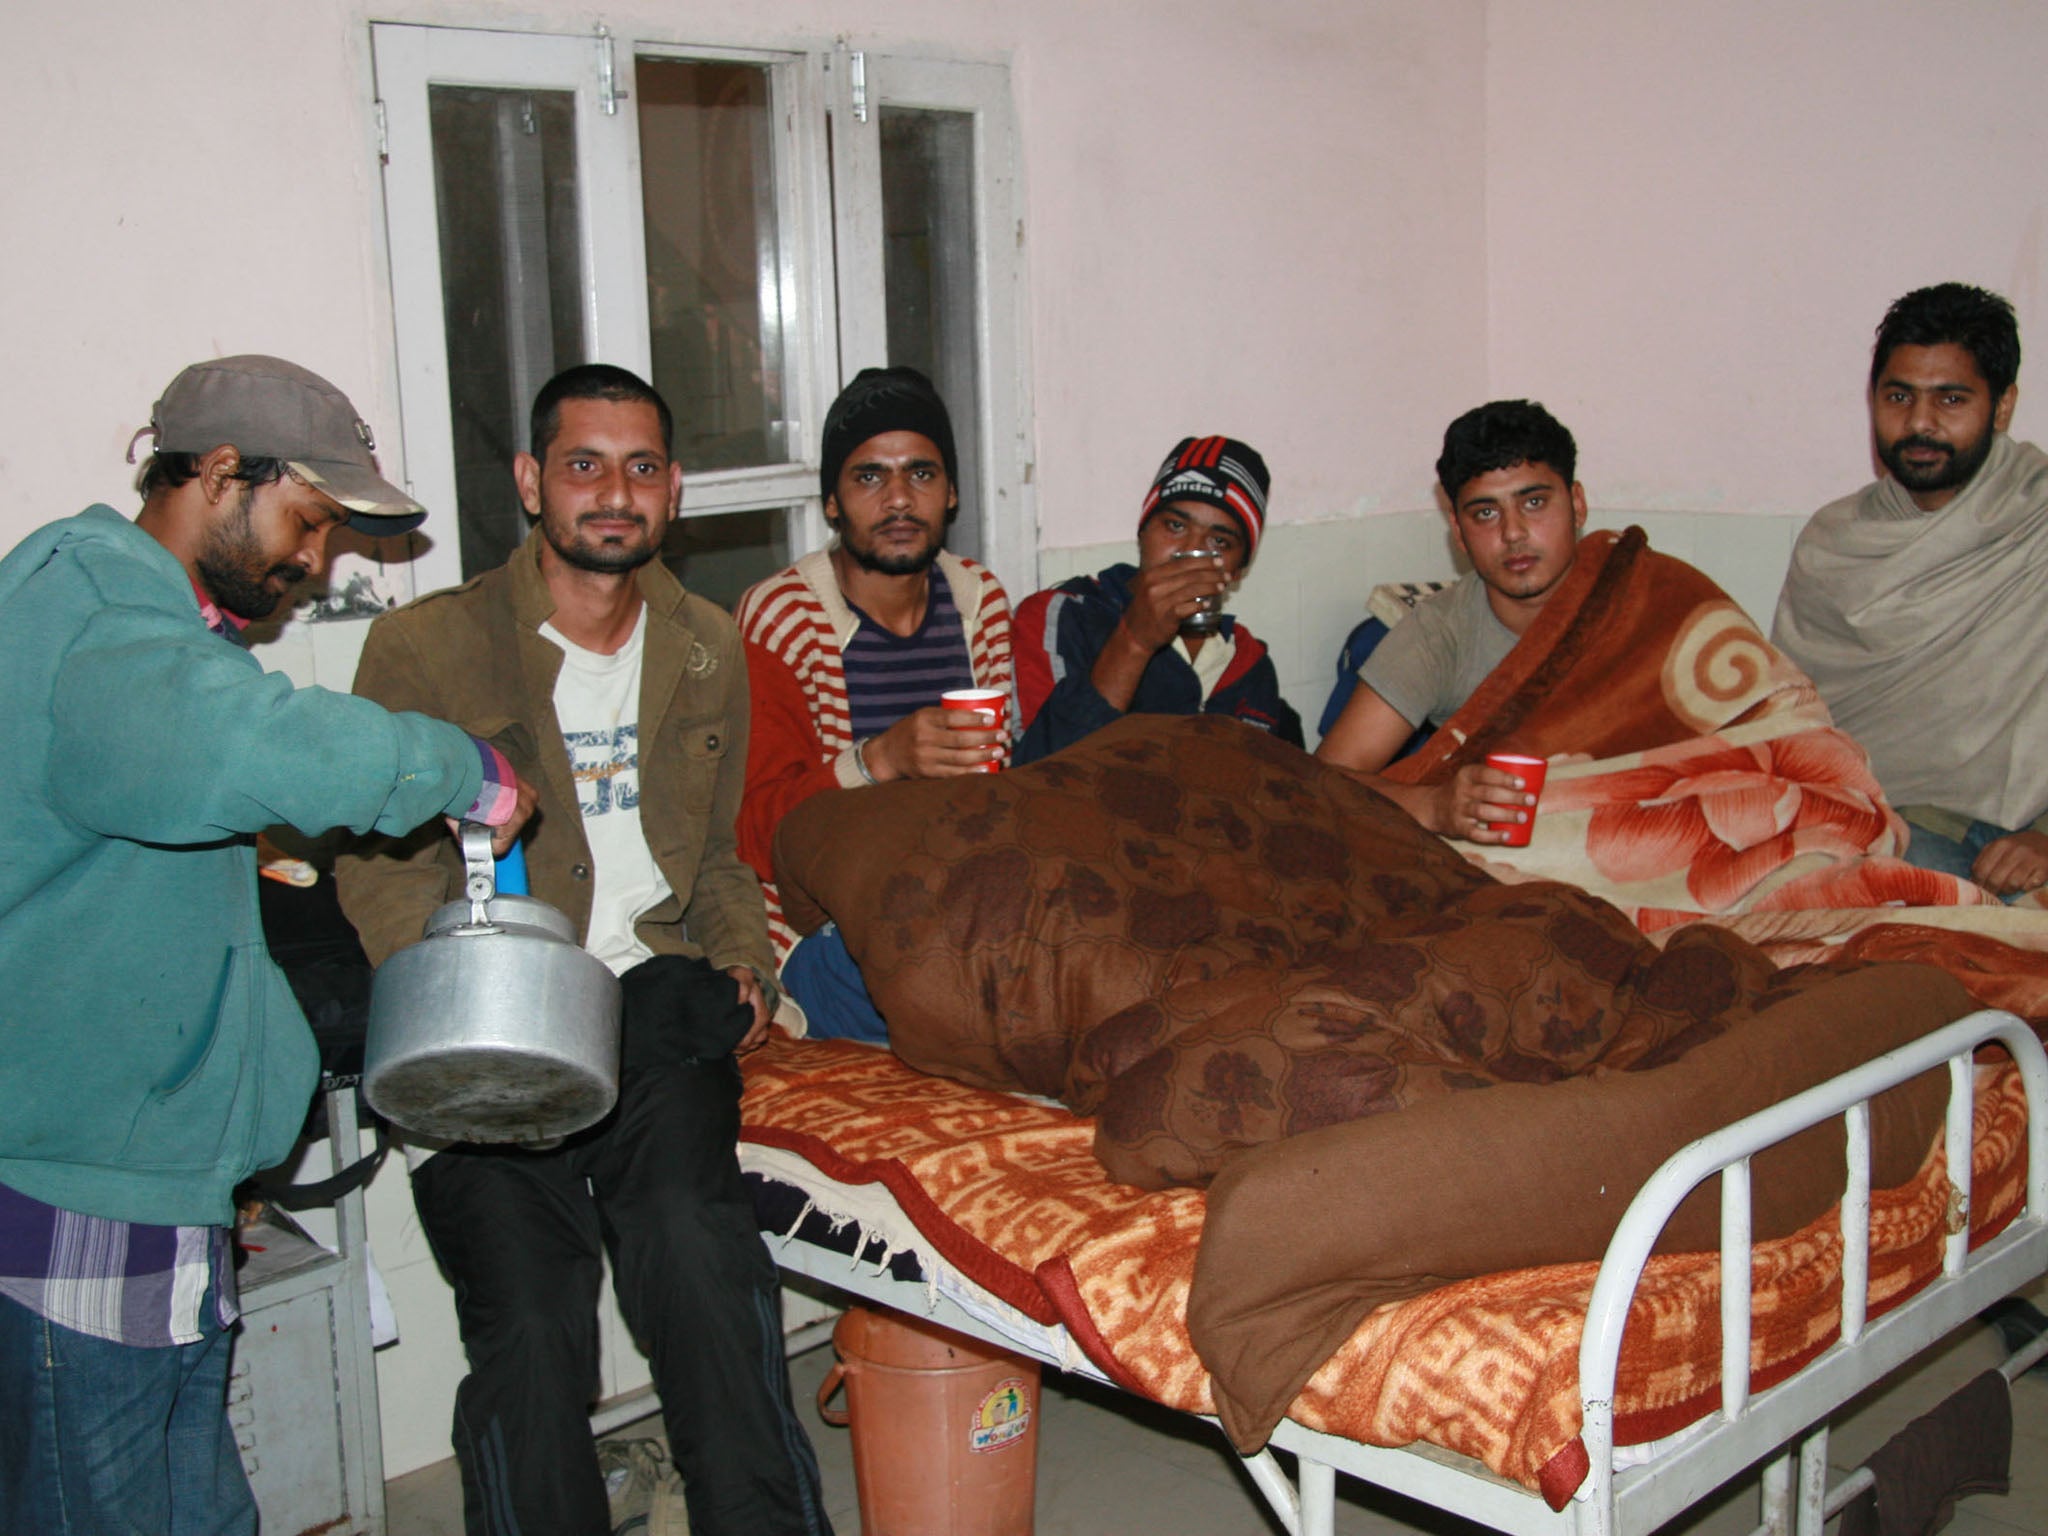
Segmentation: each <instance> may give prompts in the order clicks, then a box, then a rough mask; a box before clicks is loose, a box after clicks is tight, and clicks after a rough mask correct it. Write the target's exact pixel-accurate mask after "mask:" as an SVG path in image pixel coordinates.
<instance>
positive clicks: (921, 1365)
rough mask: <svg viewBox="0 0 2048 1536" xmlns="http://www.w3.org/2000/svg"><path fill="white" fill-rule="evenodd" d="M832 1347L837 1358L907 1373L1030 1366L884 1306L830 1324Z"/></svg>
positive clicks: (855, 1309) (852, 1311) (859, 1310)
mask: <svg viewBox="0 0 2048 1536" xmlns="http://www.w3.org/2000/svg"><path fill="white" fill-rule="evenodd" d="M832 1345H833V1347H834V1348H835V1349H837V1350H838V1351H839V1354H840V1358H842V1359H846V1360H853V1359H860V1360H864V1361H866V1362H868V1363H869V1364H871V1365H887V1366H894V1367H895V1368H897V1369H898V1370H907V1371H943V1370H949V1369H957V1368H959V1367H962V1366H973V1365H985V1364H987V1363H988V1362H990V1361H993V1360H1002V1361H1007V1362H1010V1363H1012V1364H1014V1365H1016V1366H1017V1367H1018V1368H1019V1369H1025V1368H1028V1367H1029V1365H1030V1362H1027V1361H1025V1360H1023V1359H1021V1358H1019V1357H1018V1356H1016V1355H1013V1354H1012V1353H1011V1352H1010V1351H1008V1350H1004V1349H997V1348H996V1347H995V1346H994V1345H991V1344H984V1343H982V1342H981V1340H979V1339H972V1338H969V1337H968V1336H967V1335H966V1334H964V1333H956V1332H954V1331H953V1330H952V1329H950V1328H942V1327H940V1326H939V1325H938V1324H937V1323H934V1322H932V1321H930V1320H929V1319H927V1318H922V1317H912V1316H910V1315H908V1314H907V1313H903V1312H894V1311H890V1310H888V1309H887V1308H870V1307H849V1308H847V1310H846V1313H845V1315H844V1316H842V1317H841V1318H840V1319H839V1321H838V1322H837V1323H836V1324H835V1325H834V1326H833V1329H832Z"/></svg>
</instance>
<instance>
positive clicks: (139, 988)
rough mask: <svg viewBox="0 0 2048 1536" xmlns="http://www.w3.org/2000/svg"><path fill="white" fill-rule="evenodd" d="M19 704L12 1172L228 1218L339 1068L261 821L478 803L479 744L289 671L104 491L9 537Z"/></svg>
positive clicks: (7, 912)
mask: <svg viewBox="0 0 2048 1536" xmlns="http://www.w3.org/2000/svg"><path fill="white" fill-rule="evenodd" d="M0 722H4V725H0V1183H4V1184H7V1185H9V1186H10V1187H12V1188H14V1189H16V1190H19V1191H20V1192H21V1193H23V1194H26V1195H29V1196H31V1197H33V1198H35V1199H37V1200H41V1201H45V1202H47V1203H48V1204H51V1205H56V1206H60V1207H62V1208H64V1209H66V1210H71V1211H80V1212H84V1213H87V1214H90V1215H97V1216H107V1217H112V1218H115V1219H117V1220H122V1221H141V1222H154V1223H161V1224H178V1225H188V1226H201V1225H221V1224H225V1223H227V1222H229V1221H230V1220H231V1219H232V1210H231V1207H230V1202H229V1191H230V1190H232V1188H233V1187H234V1185H235V1184H236V1183H237V1182H238V1181H240V1180H241V1179H242V1178H244V1177H246V1176H247V1175H248V1174H249V1173H251V1172H253V1171H254V1170H256V1169H258V1168H263V1167H267V1166H269V1165H271V1164H274V1163H276V1162H278V1161H279V1160H281V1159H282V1158H283V1157H284V1156H285V1155H286V1153H288V1152H289V1151H290V1149H291V1145H292V1140H293V1137H294V1135H295V1133H296V1132H297V1130H298V1127H299V1125H300V1123H301V1122H302V1120H303V1119H304V1117H305V1113H306V1107H307V1104H308V1102H309V1101H310V1098H311V1096H312V1092H313V1087H314V1082H315V1078H316V1070H317V1063H316V1059H315V1055H314V1049H313V1040H312V1035H311V1033H310V1031H308V1030H307V1028H306V1023H305V1019H304V1018H303V1016H302V1015H301V1014H300V1012H299V1009H298V1006H297V1004H296V1003H294V1002H293V1000H292V995H291V991H290V989H289V988H288V987H287V986H286V984H285V981H284V977H283V975H282V974H281V973H280V972H279V971H278V969H277V967H276V966H275V965H274V964H272V963H271V960H270V956H269V954H268V953H267V952H266V951H265V949H264V947H263V935H262V929H261V925H260V923H259V921H258V917H257V910H256V856H255V848H254V834H255V833H256V832H257V831H258V830H260V829H262V828H264V827H268V826H273V825H276V824H279V823H285V824H289V825H291V826H294V827H298V828H300V829H301V830H303V831H306V832H309V833H311V832H320V831H324V830H325V829H327V828H329V827H332V826H337V825H345V826H348V827H351V828H354V829H355V830H357V831H359V832H362V831H370V830H373V829H374V830H378V831H385V832H405V831H410V830H411V829H412V828H414V827H417V826H419V825H420V824H421V823H422V822H425V821H427V820H428V819H429V818H431V817H433V816H435V815H438V814H442V813H449V814H460V813H461V812H462V811H463V810H465V809H467V808H468V806H469V805H470V804H471V802H473V801H474V800H475V798H476V795H477V792H478V790H479V788H480V787H481V783H482V776H483V770H482V765H481V762H480V760H479V758H478V754H477V749H476V746H475V743H474V742H472V741H471V740H470V738H469V737H468V736H467V735H465V734H464V733H463V732H462V731H460V730H458V729H456V728H455V727H454V726H452V725H447V724H444V723H442V722H440V721H438V720H429V719H428V718H426V717H425V716H424V715H401V714H391V713H388V712H387V711H385V710H382V709H380V708H378V707H377V706H376V705H374V704H372V703H370V702H369V701H368V700H366V699H358V698H355V697H352V696H350V695H348V694H339V693H332V692H329V691H327V690H325V689H321V688H294V687H293V686H292V685H291V682H290V681H289V679H287V678H284V677H282V676H279V675H277V674H275V673H269V672H265V671H264V670H263V668H262V667H261V665H259V664H258V663H257V661H256V659H255V658H254V657H253V656H251V655H249V654H248V653H247V652H246V651H244V650H242V649H241V648H240V647H238V646H235V645H232V644H230V643H229V642H227V641H225V640H223V639H221V638H220V637H219V636H218V635H216V634H214V633H213V632H212V631H210V630H209V629H208V628H207V627H206V624H205V622H204V621H203V620H202V619H201V618H200V616H199V606H198V603H197V601H196V599H195V598H194V596H193V592H192V585H191V582H190V581H189V579H188V578H187V577H186V574H185V571H184V568H183V567H182V566H180V565H179V564H178V562H177V560H175V559H174V558H173V557H172V556H171V554H170V552H169V551H167V550H166V549H164V547H163V546H162V545H160V544H159V543H157V541H156V540H155V539H153V538H151V537H150V536H149V535H148V534H147V533H144V532H143V531H142V530H141V529H139V528H137V527H136V526H135V525H134V524H133V523H131V522H129V521H128V519H126V518H124V517H122V516H121V515H120V514H119V513H118V512H115V511H114V510H112V509H111V508H109V507H102V506H95V507H89V508H87V509H86V510H85V511H84V512H82V513H80V514H79V515H78V516H76V517H72V518H67V519H65V520H64V521H62V522H58V523H52V524H50V525H49V526H48V527H46V528H43V529H40V530H38V531H37V532H36V533H33V534H31V535H30V536H29V537H28V538H27V539H25V540H24V541H23V542H22V543H21V544H20V545H19V546H18V547H17V548H16V549H15V550H14V551H13V552H12V553H11V554H9V555H8V556H7V558H6V559H5V560H0Z"/></svg>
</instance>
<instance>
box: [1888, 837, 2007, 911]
mask: <svg viewBox="0 0 2048 1536" xmlns="http://www.w3.org/2000/svg"><path fill="white" fill-rule="evenodd" d="M1910 830H1911V832H1912V837H1911V839H1910V840H1909V841H1908V842H1907V844H1906V862H1907V863H1908V864H1911V865H1913V866H1914V867H1915V868H1917V869H1931V870H1933V871H1934V872H1935V873H1936V874H1937V875H1954V876H1955V877H1956V878H1957V879H1960V880H1968V879H1969V878H1970V870H1971V868H1972V867H1973V866H1974V865H1975V864H1976V862H1977V855H1978V854H1980V853H1982V852H1983V851H1984V850H1985V849H1986V848H1989V847H1990V846H1991V845H1992V844H1993V843H1995V842H1997V841H1998V840H1999V839H2000V838H2001V837H2011V836H2012V829H2011V828H2010V827H1997V826H1993V825H1992V824H1991V823H1990V822H1988V821H1973V822H1971V823H1970V829H1969V830H1968V831H1967V832H1965V833H1964V834H1963V835H1962V836H1961V837H1960V838H1955V837H1944V836H1942V835H1941V833H1939V832H1930V831H1928V830H1927V828H1925V827H1922V826H1912V827H1911V828H1910ZM2025 894H2026V892H2024V891H2014V892H2012V893H2011V894H2010V895H2008V896H2002V897H2000V898H1999V899H2000V900H2001V901H2003V902H2004V903H2005V904H2006V905H2007V906H2011V905H2012V904H2013V903H2014V902H2016V901H2018V900H2019V899H2020V897H2022V896H2024V895H2025Z"/></svg>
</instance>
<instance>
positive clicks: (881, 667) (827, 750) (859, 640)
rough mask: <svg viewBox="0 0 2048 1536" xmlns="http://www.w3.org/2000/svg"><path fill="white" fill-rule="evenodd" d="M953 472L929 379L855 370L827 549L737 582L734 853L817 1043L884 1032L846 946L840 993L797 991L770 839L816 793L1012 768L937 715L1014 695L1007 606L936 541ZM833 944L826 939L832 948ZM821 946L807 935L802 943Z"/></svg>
mask: <svg viewBox="0 0 2048 1536" xmlns="http://www.w3.org/2000/svg"><path fill="white" fill-rule="evenodd" d="M958 476H959V464H958V461H957V458H956V454H955V450H954V446H953V423H952V419H951V417H950V416H949V415H948V414H947V411H946V403H945V402H944V401H943V400H941V399H940V398H939V395H938V392H937V391H936V390H935V389H933V388H932V383H931V380H930V379H928V378H926V377H925V376H924V375H923V374H922V373H919V372H918V371H917V370H916V369H915V368H900V367H899V368H865V369H862V370H861V372H860V373H859V374H857V375H856V376H855V377H854V379H853V382H852V383H850V384H848V385H847V386H846V388H845V389H844V390H842V391H841V392H840V395H839V398H838V399H837V400H835V401H833V402H832V408H831V409H830V410H829V411H827V412H826V413H825V430H824V439H823V442H822V444H821V448H820V453H819V473H818V478H819V491H820V493H821V494H822V495H823V497H824V503H825V520H826V521H827V522H828V523H830V524H831V525H832V531H833V533H834V534H835V535H837V538H836V539H835V541H834V543H833V545H832V547H831V548H829V549H823V550H818V551H816V552H815V553H813V554H809V555H806V556H804V557H803V558H802V559H801V560H799V561H797V562H796V564H794V565H792V566H790V567H789V568H788V569H786V570H783V571H780V572H778V573H777V574H775V575H773V576H771V577H769V578H768V579H767V580H766V581H762V582H758V583H756V584H755V585H754V586H752V587H750V588H748V590H747V592H746V593H745V595H744V596H742V597H741V598H740V601H739V606H738V608H737V610H736V612H737V615H738V618H739V623H740V631H741V633H742V634H743V635H744V636H745V638H746V639H747V640H748V641H749V642H750V643H749V645H748V647H747V672H748V682H749V687H750V692H751V694H752V700H753V725H752V735H751V737H750V738H749V741H748V747H747V787H746V796H745V803H744V805H743V806H742V808H741V811H740V820H739V828H738V831H739V848H740V855H741V857H742V858H744V859H746V860H747V861H748V862H749V863H751V864H752V865H753V866H754V868H755V870H756V872H757V873H759V874H760V876H761V877H762V882H763V885H764V888H765V890H766V894H767V896H768V918H769V928H770V932H771V936H772V937H773V938H774V940H775V945H776V951H777V954H778V956H779V957H781V959H782V962H783V973H782V979H783V981H784V984H785V986H786V988H787V990H788V991H789V992H790V993H791V994H792V995H793V996H794V997H795V998H796V1001H797V1002H798V1003H799V1004H800V1005H801V1006H802V1007H803V1009H804V1011H805V1013H806V1014H807V1015H808V1016H809V1019H810V1031H811V1033H813V1034H855V1035H860V1036H862V1037H865V1038H877V1037H878V1036H879V1033H880V1030H881V1024H880V1020H879V1018H878V1017H876V1016H875V1015H874V1012H873V1009H872V1007H871V1006H867V1005H866V994H865V992H864V991H862V990H860V988H859V978H858V976H857V974H853V973H852V972H851V962H850V961H844V962H843V963H842V961H843V957H844V953H845V947H844V945H843V944H842V945H838V946H837V948H836V950H835V951H834V952H833V955H832V960H833V964H832V966H831V972H832V975H831V977H830V978H828V980H829V981H836V982H839V983H843V985H842V986H841V987H840V988H839V989H838V992H837V993H836V994H834V993H831V992H827V993H822V994H821V993H820V992H819V991H817V990H815V989H814V988H813V987H807V985H806V977H807V975H809V972H808V970H807V968H806V966H805V965H804V964H803V963H800V961H799V960H798V959H796V958H793V957H792V948H793V946H794V945H795V943H796V936H795V934H794V933H792V932H791V931H790V929H789V928H788V926H787V925H786V924H785V923H783V921H782V911H781V906H780V903H779V901H778V899H777V897H776V894H775V888H774V885H773V884H772V875H773V868H772V865H771V862H770V858H769V851H770V849H771V847H772V845H773V842H774V835H775V828H776V827H777V826H778V825H779V824H780V823H781V820H782V818H783V817H784V816H785V815H787V814H788V813H789V811H790V810H791V809H793V808H794V807H795V806H796V805H798V804H799V803H801V802H802V801H804V800H806V799H808V798H809V797H810V796H812V795H814V794H816V793H817V792H818V791H819V790H821V789H831V788H834V787H838V788H847V789H850V788H855V787H858V786H860V785H864V784H878V783H882V782H885V781H887V780H889V779H929V778H946V777H950V776H951V775H954V774H960V773H972V772H976V771H978V770H982V769H985V768H987V767H988V766H989V764H990V763H992V762H999V761H1000V760H1001V759H1002V758H1004V757H1005V756H1007V751H1008V740H1009V733H1008V731H1007V730H1004V729H1000V728H997V729H991V728H989V727H987V726H985V725H982V724H980V723H979V721H978V718H977V717H976V716H973V715H968V714H961V713H955V712H953V711H949V710H946V709H942V708H941V707H940V706H939V695H940V694H942V693H945V692H947V691H948V690H951V689H956V688H994V689H999V690H1001V691H1002V692H1004V693H1008V692H1009V691H1010V600H1009V598H1008V597H1007V596H1006V595H1005V594H1004V592H1003V589H1002V585H1001V584H1000V583H999V582H998V581H997V580H996V579H995V577H994V576H993V575H991V574H990V573H989V572H988V571H986V570H984V569H983V568H982V567H981V566H980V565H978V564H976V563H975V562H974V561H972V560H967V559H964V558H962V557H960V556H958V555H954V554H951V553H949V552H948V551H947V550H946V549H945V548H944V547H943V546H944V543H945V537H946V525H947V523H948V522H949V521H951V519H952V516H953V514H954V512H955V511H956V510H957V509H958V507H959V505H960V493H959V488H958ZM834 938H836V930H827V932H826V935H825V944H826V945H827V946H828V947H829V945H830V943H831V941H832V940H833V939H834ZM819 943H820V936H819V935H817V934H813V935H811V936H810V937H809V938H807V939H806V940H805V941H804V948H806V949H811V950H812V951H813V952H814V953H815V952H817V949H818V946H819ZM798 953H799V954H800V953H801V951H798ZM842 1004H843V1005H844V1006H841V1005H842Z"/></svg>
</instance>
